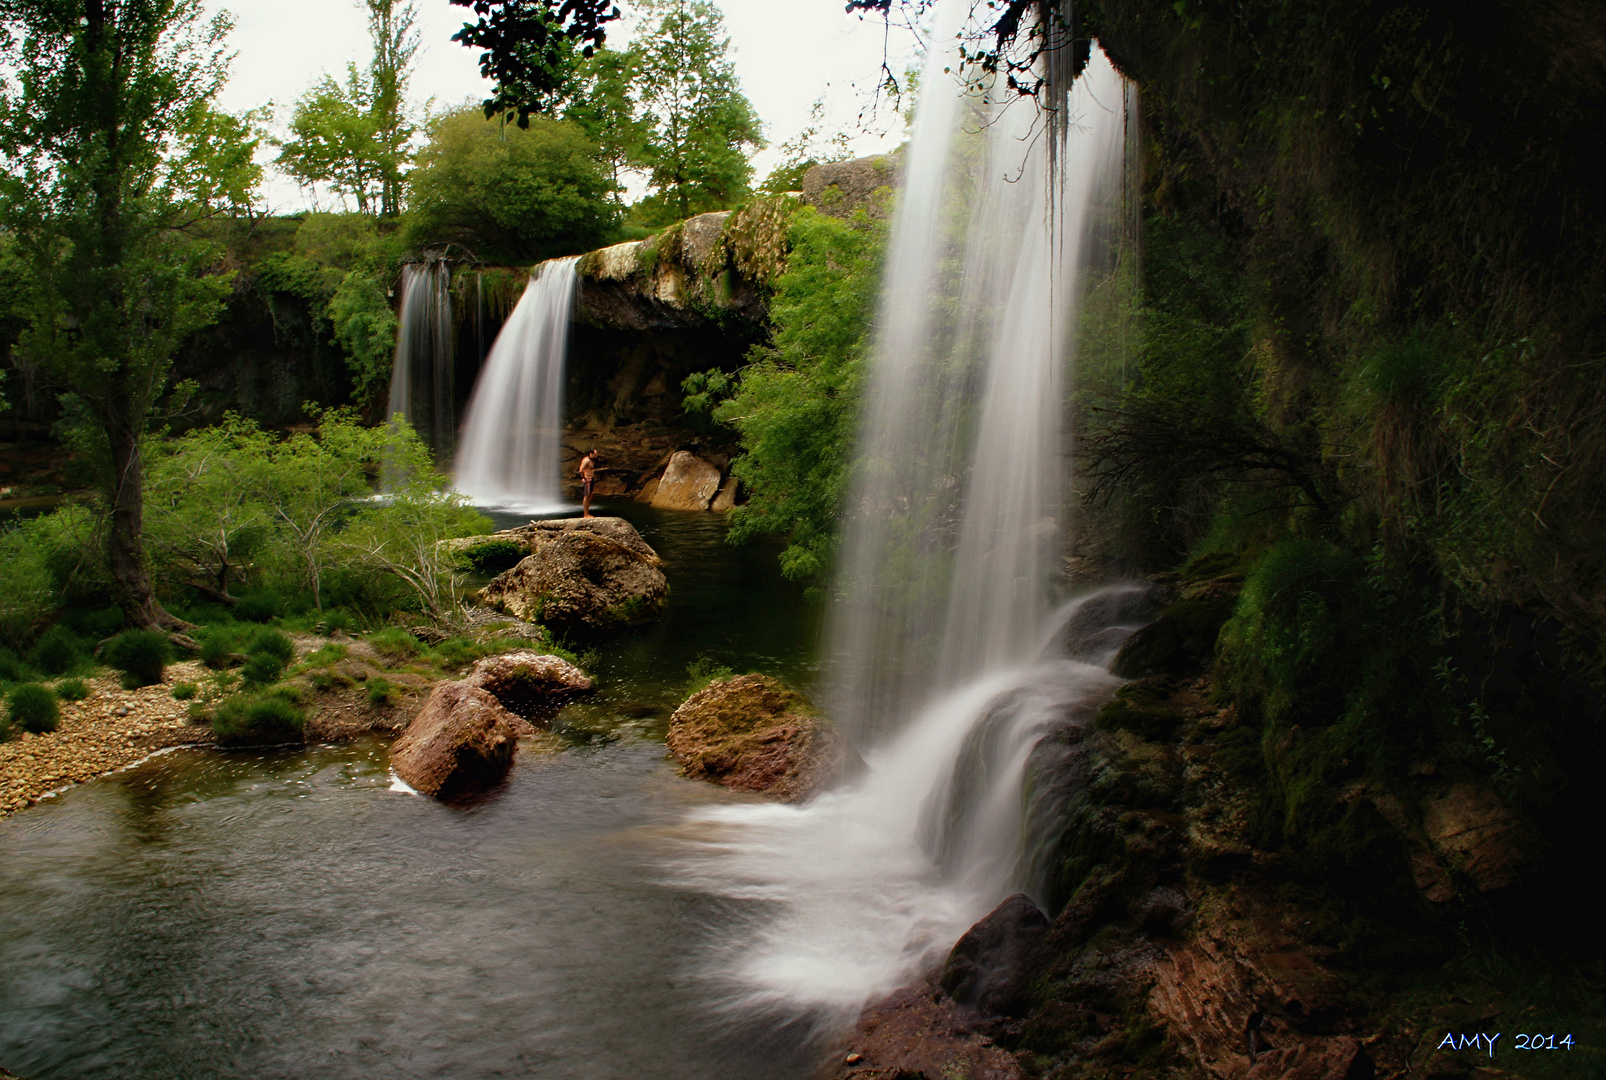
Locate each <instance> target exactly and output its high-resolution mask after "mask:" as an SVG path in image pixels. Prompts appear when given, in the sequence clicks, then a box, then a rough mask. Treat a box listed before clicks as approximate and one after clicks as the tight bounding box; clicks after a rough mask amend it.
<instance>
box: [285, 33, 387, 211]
mask: <svg viewBox="0 0 1606 1080" xmlns="http://www.w3.org/2000/svg"><path fill="white" fill-rule="evenodd" d="M369 103H370V101H369V92H368V86H367V83H366V80H365V79H364V78H363V75H362V72H361V71H359V70H358V69H357V65H356V64H348V65H347V67H346V81H345V82H344V83H339V82H336V81H335V79H334V77H333V76H330V75H325V76H324V77H323V79H322V80H320V81H319V82H318V83H317V84H316V85H315V86H313V88H312V89H311V90H308V91H307V92H306V94H304V95H302V97H301V100H299V101H297V102H296V107H295V112H294V113H293V114H292V115H291V117H290V132H291V136H292V137H291V138H290V140H289V141H288V142H284V143H281V144H280V150H279V157H278V160H277V164H278V166H279V167H280V168H281V169H283V170H284V171H285V172H287V173H289V174H290V175H291V176H293V177H295V179H296V181H297V182H299V183H301V184H306V185H311V184H328V185H329V186H330V187H331V188H333V189H334V190H335V191H336V192H338V193H339V194H341V195H346V196H350V197H351V198H352V199H353V200H354V201H355V202H356V204H357V210H358V212H360V213H364V214H367V213H371V212H373V210H375V209H377V208H378V207H379V206H380V205H381V204H382V203H381V195H382V183H383V177H382V175H381V168H380V161H379V153H378V151H379V143H378V134H379V128H378V121H377V118H376V117H375V116H374V114H373V112H372V111H371V110H370V108H369Z"/></svg>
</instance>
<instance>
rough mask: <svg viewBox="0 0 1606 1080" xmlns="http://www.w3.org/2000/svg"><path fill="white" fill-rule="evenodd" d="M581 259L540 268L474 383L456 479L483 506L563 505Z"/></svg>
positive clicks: (529, 509) (526, 508) (539, 508)
mask: <svg viewBox="0 0 1606 1080" xmlns="http://www.w3.org/2000/svg"><path fill="white" fill-rule="evenodd" d="M578 261H579V260H578V259H554V260H552V261H551V262H546V263H542V264H541V265H540V266H539V267H537V268H536V271H535V273H534V274H532V275H531V277H530V282H529V284H528V285H526V286H525V288H524V295H523V296H522V297H520V298H519V302H518V305H517V306H516V307H515V308H514V309H513V313H512V314H511V315H510V316H508V320H507V322H506V323H505V324H503V326H502V332H501V333H500V334H498V335H497V337H496V341H495V343H494V344H492V346H491V352H490V355H489V356H488V357H487V358H486V361H485V368H484V370H483V371H481V373H480V377H479V381H478V382H477V383H475V385H474V396H473V398H472V399H470V401H469V405H468V416H467V419H465V420H464V422H463V437H462V447H461V449H460V451H459V453H458V456H457V468H456V470H455V482H456V485H457V490H458V491H461V492H462V493H463V494H465V495H467V496H469V497H470V498H471V499H473V500H474V501H475V502H477V503H480V504H481V505H486V506H500V507H506V508H508V509H515V510H519V511H522V512H526V513H532V514H539V513H547V512H550V511H553V510H559V509H562V508H563V506H564V502H563V491H562V488H561V486H560V478H559V475H558V459H559V456H560V454H561V452H562V440H563V378H564V359H565V354H566V351H567V349H568V342H569V320H570V318H571V317H572V315H573V312H574V294H575V285H576V283H577V282H578V280H579V278H578V275H577V274H576V273H575V264H576V263H577V262H578Z"/></svg>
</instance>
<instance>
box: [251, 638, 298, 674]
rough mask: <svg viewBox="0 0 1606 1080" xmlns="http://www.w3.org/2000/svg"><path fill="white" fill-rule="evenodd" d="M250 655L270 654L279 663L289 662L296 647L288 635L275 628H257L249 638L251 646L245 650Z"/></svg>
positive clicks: (293, 655) (281, 664) (282, 664)
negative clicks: (254, 633) (254, 634)
mask: <svg viewBox="0 0 1606 1080" xmlns="http://www.w3.org/2000/svg"><path fill="white" fill-rule="evenodd" d="M246 651H247V652H249V653H250V654H251V655H252V656H263V655H266V656H271V657H273V658H274V659H276V660H278V661H279V665H280V666H281V667H283V666H284V665H286V664H288V663H290V661H291V660H293V659H295V655H296V647H295V643H294V642H292V641H291V640H290V639H289V637H287V636H286V635H284V634H282V633H280V632H279V631H277V630H267V629H263V630H258V631H257V633H256V636H255V637H253V638H252V639H251V647H250V648H249V649H247V650H246Z"/></svg>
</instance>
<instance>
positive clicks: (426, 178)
mask: <svg viewBox="0 0 1606 1080" xmlns="http://www.w3.org/2000/svg"><path fill="white" fill-rule="evenodd" d="M429 134H430V140H429V145H428V146H426V147H425V148H424V150H423V151H422V152H421V153H420V154H419V155H418V167H417V168H416V169H415V170H414V171H413V173H412V174H411V176H410V178H409V182H410V184H411V187H412V207H411V210H410V213H409V221H408V229H407V235H408V238H409V240H410V241H411V242H412V243H414V244H417V245H422V244H439V243H445V242H450V243H456V244H461V245H463V246H464V247H466V248H468V249H470V250H471V251H473V252H474V253H475V254H476V255H478V256H479V257H480V258H482V259H492V260H494V259H503V260H507V261H509V262H518V263H523V262H534V261H537V260H540V259H547V258H552V257H554V256H557V255H568V254H573V253H575V252H578V251H584V250H586V249H588V248H593V247H598V246H601V245H602V244H603V243H605V242H606V241H607V240H608V239H609V238H610V236H611V234H612V231H613V228H614V225H615V222H616V220H617V210H616V208H615V206H614V204H613V202H612V200H611V199H610V196H611V195H612V193H613V190H614V186H613V181H612V179H611V178H610V177H609V176H608V175H607V174H606V173H604V171H603V169H602V167H601V166H600V165H599V164H598V163H597V161H596V157H595V155H596V147H595V146H594V145H593V144H592V143H591V141H590V140H589V139H587V138H586V135H585V132H584V131H583V130H581V128H580V127H579V125H577V124H573V123H569V122H566V121H561V120H553V119H550V118H548V117H542V116H537V117H533V118H532V119H531V121H530V126H529V127H528V128H518V127H515V126H513V125H511V124H503V123H500V122H498V121H495V120H487V119H485V118H484V117H483V116H482V115H480V112H479V110H478V109H476V108H474V107H472V106H468V107H465V108H461V109H457V110H454V111H452V112H449V113H446V114H445V115H444V116H441V117H439V118H437V119H436V120H435V121H433V122H432V123H431V124H430V132H429Z"/></svg>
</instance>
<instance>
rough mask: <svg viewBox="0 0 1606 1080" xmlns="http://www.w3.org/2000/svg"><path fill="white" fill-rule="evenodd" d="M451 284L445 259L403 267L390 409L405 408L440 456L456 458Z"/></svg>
mask: <svg viewBox="0 0 1606 1080" xmlns="http://www.w3.org/2000/svg"><path fill="white" fill-rule="evenodd" d="M451 284H452V272H451V270H450V268H449V267H447V265H446V263H445V262H444V261H443V260H439V259H436V260H432V261H430V262H423V263H407V264H405V265H403V266H402V271H401V310H400V312H399V313H398V319H399V322H400V326H399V327H398V328H397V331H396V361H395V364H394V366H393V367H392V368H391V374H390V411H389V412H388V413H387V414H386V415H387V416H395V415H396V414H397V413H401V414H402V416H403V417H405V418H406V420H407V422H408V423H409V424H411V425H412V426H413V429H414V430H415V431H417V432H418V435H419V437H420V438H422V439H423V440H424V441H425V442H426V443H428V444H429V445H430V447H431V448H433V449H434V451H435V456H436V458H437V460H447V459H450V458H451V456H452V448H453V441H454V439H455V438H456V435H457V416H456V411H457V406H456V398H455V393H456V388H455V383H456V380H455V379H454V378H453V375H452V368H453V365H454V362H455V361H454V355H453V354H454V351H455V350H454V349H453V339H454V337H455V334H454V329H453V325H452V294H451Z"/></svg>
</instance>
